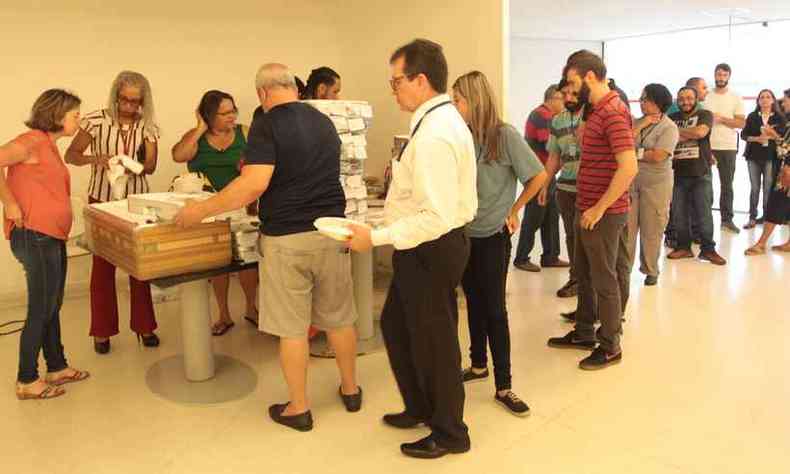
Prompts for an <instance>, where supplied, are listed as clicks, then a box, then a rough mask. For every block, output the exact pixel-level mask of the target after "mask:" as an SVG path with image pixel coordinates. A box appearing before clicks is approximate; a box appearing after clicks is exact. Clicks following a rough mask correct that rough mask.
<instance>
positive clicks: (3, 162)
mask: <svg viewBox="0 0 790 474" xmlns="http://www.w3.org/2000/svg"><path fill="white" fill-rule="evenodd" d="M79 118H80V99H79V98H78V97H77V96H75V95H73V94H70V93H69V92H66V91H63V90H60V89H50V90H48V91H46V92H44V93H43V94H41V96H40V97H39V98H38V99H37V100H36V102H35V104H33V111H32V113H31V117H30V120H28V121H27V122H26V123H25V125H27V126H28V127H29V128H30V131H29V132H27V133H23V134H22V135H19V136H18V137H17V138H15V139H14V140H11V141H10V142H8V143H6V144H5V145H3V146H2V147H0V200H2V202H3V209H4V219H3V224H4V225H3V228H4V231H5V236H6V239H8V240H10V241H11V251H12V252H13V254H14V256H15V257H16V259H17V260H19V263H21V264H22V266H23V267H24V269H25V274H26V277H27V293H28V298H27V299H28V306H27V319H26V321H25V327H24V329H22V334H21V336H20V338H19V373H18V375H17V386H16V395H17V398H19V399H20V400H29V399H47V398H54V397H58V396H60V395H63V394H64V393H65V392H64V390H63V388H61V387H60V385H63V384H65V383H69V382H78V381H81V380H85V379H86V378H88V376H89V374H88V372H85V371H81V370H77V369H74V368H71V367H69V365H68V363H67V362H66V356H65V354H64V351H63V344H62V343H61V340H60V307H61V305H62V304H63V291H64V287H65V283H66V240H67V239H68V237H69V232H70V231H71V218H72V217H71V196H70V195H71V181H70V176H69V170H68V169H67V168H66V165H65V164H64V163H63V159H62V158H61V157H60V153H59V152H58V148H57V146H56V145H55V142H56V141H57V140H58V139H60V138H61V137H65V136H73V135H74V134H75V133H77V130H79ZM4 168H8V171H7V173H8V174H7V176H6V170H5V169H4ZM42 350H43V351H44V359H45V360H46V362H47V372H48V373H47V377H46V378H45V379H44V380H42V379H41V378H39V376H38V354H39V352H41V351H42Z"/></svg>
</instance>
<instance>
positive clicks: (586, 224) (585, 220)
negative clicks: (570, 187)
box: [580, 206, 606, 230]
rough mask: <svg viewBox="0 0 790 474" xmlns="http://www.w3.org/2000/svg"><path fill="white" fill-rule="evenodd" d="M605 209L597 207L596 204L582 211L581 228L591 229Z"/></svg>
mask: <svg viewBox="0 0 790 474" xmlns="http://www.w3.org/2000/svg"><path fill="white" fill-rule="evenodd" d="M605 211H606V210H605V209H599V208H598V206H593V207H591V208H589V209H587V210H586V211H584V213H583V214H582V218H581V222H580V224H581V226H582V229H585V230H593V229H594V228H595V225H596V224H598V221H600V220H601V218H602V217H603V214H604V212H605Z"/></svg>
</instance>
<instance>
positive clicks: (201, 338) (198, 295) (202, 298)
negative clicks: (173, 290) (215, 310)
mask: <svg viewBox="0 0 790 474" xmlns="http://www.w3.org/2000/svg"><path fill="white" fill-rule="evenodd" d="M181 330H182V332H183V343H184V370H185V372H186V378H187V380H189V381H190V382H202V381H204V380H208V379H210V378H212V377H214V352H213V349H212V347H211V313H210V311H209V284H208V280H197V281H192V282H189V283H184V284H182V285H181Z"/></svg>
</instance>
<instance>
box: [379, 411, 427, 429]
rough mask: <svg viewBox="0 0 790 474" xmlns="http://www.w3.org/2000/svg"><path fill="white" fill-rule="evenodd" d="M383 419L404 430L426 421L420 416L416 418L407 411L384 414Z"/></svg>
mask: <svg viewBox="0 0 790 474" xmlns="http://www.w3.org/2000/svg"><path fill="white" fill-rule="evenodd" d="M382 420H384V423H386V424H388V425H390V426H392V427H395V428H400V429H402V430H407V429H410V428H416V427H418V426H420V425H421V424H423V423H424V421H423V420H420V419H419V418H415V417H413V416H411V415H409V414H408V413H406V412H405V411H404V412H401V413H392V414H389V415H384V417H383V418H382Z"/></svg>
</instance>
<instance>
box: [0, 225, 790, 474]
mask: <svg viewBox="0 0 790 474" xmlns="http://www.w3.org/2000/svg"><path fill="white" fill-rule="evenodd" d="M758 231H759V229H758ZM753 232H754V231H753ZM754 238H756V236H755V235H754V234H753V233H752V234H749V233H742V234H741V235H740V236H737V237H732V236H730V235H729V234H728V235H727V236H725V239H724V243H723V245H722V248H721V251H722V254H723V255H725V256H726V257H727V258H728V259H729V260H730V264H729V265H728V266H727V267H725V268H718V267H714V266H712V265H709V264H705V263H702V262H699V261H689V260H686V261H680V262H667V261H664V262H663V267H664V272H663V274H662V276H661V279H660V282H659V284H658V286H657V287H652V288H645V287H643V286H642V279H643V278H642V276H641V275H638V274H634V275H633V278H632V295H633V299H632V302H631V304H630V305H629V308H628V311H627V318H628V321H627V323H626V325H625V336H624V361H623V363H622V364H621V365H619V366H616V367H613V368H610V369H607V370H605V371H602V372H595V373H587V372H582V371H580V370H579V369H577V368H576V363H577V362H578V360H579V359H580V358H581V357H582V356H583V353H577V352H574V351H558V350H552V349H549V348H547V347H546V339H547V338H548V337H550V336H555V335H561V334H564V332H565V331H567V330H568V329H569V328H570V326H569V325H568V324H565V323H563V322H562V321H561V319H560V317H559V315H558V312H559V311H560V310H566V309H570V308H571V307H572V306H573V305H574V301H568V300H559V299H557V298H556V297H555V296H554V292H555V291H556V289H557V288H559V286H560V285H561V284H562V283H563V282H564V280H565V278H566V273H565V272H564V271H563V270H555V269H551V270H544V271H543V272H542V273H540V274H529V273H523V272H519V271H515V270H514V271H513V272H512V273H511V275H510V280H509V282H510V287H509V299H508V301H509V306H510V316H511V328H512V329H511V330H512V340H513V344H512V345H513V347H512V353H513V366H514V374H513V375H514V384H515V387H514V388H515V389H516V391H517V393H518V394H519V395H521V396H522V397H523V398H525V399H526V401H527V402H528V403H529V404H530V406H531V407H532V410H533V414H532V416H531V417H529V418H526V419H520V418H516V417H513V416H511V415H509V414H507V413H506V412H505V411H503V410H502V409H501V408H500V407H499V406H497V405H496V404H495V403H494V402H493V399H492V396H493V386H492V384H493V382H491V383H481V384H475V385H471V386H469V387H468V388H467V404H466V420H467V423H468V424H469V426H470V430H471V435H472V442H473V449H472V451H471V452H470V453H468V454H465V455H459V456H450V457H446V458H444V459H441V460H438V461H418V460H413V459H408V458H405V457H403V456H402V455H401V454H400V453H399V451H398V445H399V443H401V442H404V441H410V440H414V439H416V438H417V437H420V436H421V435H423V433H424V431H421V430H417V431H415V432H403V431H397V430H393V429H388V428H386V427H384V426H383V425H382V424H381V422H380V417H381V415H382V414H384V413H386V412H389V411H393V410H399V409H400V408H401V402H400V399H399V395H398V393H397V390H396V387H395V384H394V381H393V380H392V376H391V374H390V371H389V366H388V364H387V359H386V355H385V354H384V353H383V352H379V353H374V354H371V355H367V356H364V357H361V358H360V359H359V375H360V380H361V384H362V385H363V387H364V388H365V406H364V408H363V411H362V412H360V413H357V414H347V413H346V412H345V411H344V410H343V408H342V406H341V404H340V401H339V400H338V399H337V395H336V388H337V380H336V370H335V368H334V363H333V361H331V360H313V361H312V363H311V366H310V394H311V397H312V401H313V413H314V416H315V420H316V426H315V429H314V430H313V431H312V432H311V433H308V434H303V433H297V432H294V431H290V430H287V429H285V428H282V427H280V426H278V425H275V424H273V423H272V422H271V421H270V420H269V419H268V417H267V415H266V407H267V406H268V405H269V404H271V403H274V402H279V401H282V400H284V398H285V396H286V389H285V385H284V383H283V380H282V378H281V375H280V371H279V366H278V362H277V359H276V345H275V339H274V338H272V337H269V336H266V335H263V334H259V333H257V332H256V330H255V329H254V328H253V327H252V326H251V325H249V324H247V323H245V322H244V321H241V322H238V321H237V325H236V327H235V328H234V329H233V330H232V331H231V332H230V333H228V334H227V335H226V336H225V337H222V338H218V339H216V340H215V350H216V352H217V353H221V354H225V355H228V356H231V357H233V358H235V359H237V360H239V361H241V362H243V363H245V364H247V365H248V366H250V367H252V368H253V369H254V371H255V374H256V376H257V384H256V385H254V387H255V388H254V389H253V390H252V392H251V393H250V394H249V395H247V396H246V397H244V398H241V399H238V400H236V401H231V402H226V403H221V404H194V403H176V402H172V401H169V400H167V399H164V398H161V397H159V396H157V395H155V394H154V393H153V392H152V391H151V389H150V388H149V385H148V384H147V382H146V380H147V375H148V373H149V371H150V370H151V369H152V367H154V366H155V365H157V363H159V362H160V361H162V360H163V359H166V358H168V357H171V356H173V355H176V354H178V353H179V352H180V346H181V341H180V323H179V316H178V314H179V311H178V308H179V306H178V304H179V303H178V302H177V301H176V302H168V303H163V304H161V305H159V306H158V308H157V313H158V319H159V323H160V325H161V328H160V330H159V334H160V336H161V337H162V340H163V345H162V347H160V348H159V349H155V350H151V349H145V348H142V347H139V346H138V345H137V341H136V339H135V338H134V337H133V336H132V335H131V334H130V333H129V332H124V333H123V334H122V335H120V336H118V337H116V338H114V339H113V351H112V353H111V354H109V355H108V356H98V355H96V354H95V353H94V352H93V348H92V344H91V341H90V339H89V338H88V337H87V336H86V334H87V328H88V304H87V300H86V299H72V300H68V301H67V303H66V305H65V308H64V311H63V316H62V317H63V326H64V342H65V345H66V348H67V353H68V356H69V358H70V361H71V362H72V363H73V364H74V365H75V366H77V367H80V368H85V369H89V370H91V371H92V373H93V378H92V379H91V380H90V381H87V382H84V383H80V384H77V385H72V386H69V387H68V393H67V395H66V396H64V397H62V398H60V399H58V400H52V401H47V402H18V401H17V400H16V398H15V397H14V394H13V380H14V378H15V374H16V364H17V337H16V336H8V337H0V374H2V378H3V379H5V380H6V385H5V386H6V389H5V390H2V391H0V419H1V420H2V433H3V441H2V442H1V443H0V466H2V469H0V472H2V473H34V472H54V473H58V474H69V473H80V474H82V473H116V474H121V473H127V472H128V473H142V472H145V473H156V474H170V473H204V472H205V473H261V472H263V473H308V472H331V473H336V472H344V473H355V472H382V473H391V472H393V473H394V472H397V473H400V474H405V473H409V472H433V473H445V472H446V473H467V472H468V473H476V474H478V473H497V472H501V473H521V472H524V473H569V474H570V473H572V474H582V473H601V474H613V473H639V474H649V473H716V474H728V473H732V474H747V473H762V472H785V471H786V469H787V466H788V461H790V454H788V446H790V408H788V403H787V402H788V400H790V378H788V376H787V374H788V369H787V368H788V366H790V344H787V340H788V339H787V338H788V334H790V309H788V308H790V306H789V305H788V294H789V293H790V284H788V281H790V280H789V279H790V255H787V254H784V255H782V254H769V255H766V256H762V257H750V258H748V259H747V258H746V257H744V256H743V250H744V249H745V248H746V246H747V243H748V242H749V241H751V240H753V239H754ZM786 239H787V229H786V228H784V229H782V231H781V233H780V234H779V235H777V236H776V237H775V242H779V241H782V242H783V241H785V240H786ZM233 291H234V292H235V293H234V296H235V298H234V300H235V301H234V303H235V305H234V309H235V310H236V314H238V311H239V310H241V309H242V308H241V306H240V303H241V299H240V297H239V294H238V293H240V291H239V289H238V287H237V286H234V289H233ZM124 298H125V297H124ZM127 306H128V304H127V302H126V301H125V299H124V300H123V301H122V302H121V308H122V309H123V310H122V314H123V315H122V318H123V320H124V321H125V323H124V325H126V322H127V321H128V308H127ZM19 317H24V312H23V308H14V309H0V322H1V321H6V320H9V319H18V318H19ZM238 319H240V318H237V320H238ZM462 319H464V318H463V315H462ZM460 334H461V338H462V346H463V347H466V345H467V341H468V334H467V333H466V325H465V324H463V325H462V327H461V328H460ZM464 356H465V359H466V354H464ZM170 374H171V375H170V377H173V379H171V381H172V382H173V383H176V382H178V381H179V380H178V379H176V378H175V377H179V374H178V373H177V372H173V371H171V372H170ZM164 382H165V383H166V382H167V381H166V380H165V381H164ZM228 383H233V382H228ZM245 383H246V382H245ZM220 389H221V387H220ZM429 469H430V471H429Z"/></svg>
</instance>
